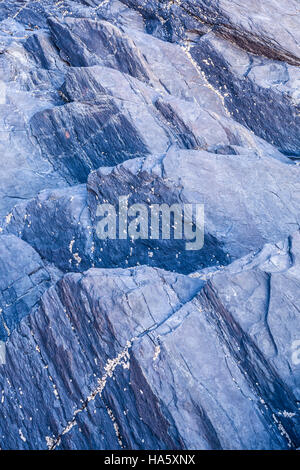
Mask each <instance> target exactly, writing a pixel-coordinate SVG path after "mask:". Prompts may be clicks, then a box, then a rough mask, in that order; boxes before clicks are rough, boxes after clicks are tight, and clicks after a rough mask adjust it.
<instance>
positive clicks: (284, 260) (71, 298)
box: [0, 233, 300, 449]
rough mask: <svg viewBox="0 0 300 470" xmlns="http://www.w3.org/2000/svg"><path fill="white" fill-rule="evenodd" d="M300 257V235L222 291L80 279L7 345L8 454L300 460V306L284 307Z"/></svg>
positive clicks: (98, 275) (139, 278)
mask: <svg viewBox="0 0 300 470" xmlns="http://www.w3.org/2000/svg"><path fill="white" fill-rule="evenodd" d="M298 245H299V233H298V234H295V235H294V237H293V238H291V239H290V240H289V241H287V242H284V243H282V244H278V245H273V246H271V245H269V246H267V247H265V248H264V250H263V251H262V252H260V253H259V254H258V255H257V256H255V255H249V256H248V257H247V258H246V259H242V260H240V261H238V262H236V263H235V264H233V265H232V266H230V267H229V268H226V269H225V270H223V271H219V272H217V273H216V274H212V275H210V276H209V279H207V278H206V279H205V277H206V276H205V274H203V275H202V274H201V272H198V273H195V274H194V275H193V276H192V277H187V276H182V275H178V274H175V273H174V274H171V273H168V272H165V271H161V270H157V269H153V268H149V267H140V268H132V269H127V270H120V269H116V270H112V269H108V270H103V269H100V270H99V269H91V270H89V271H88V272H86V273H84V274H68V275H66V276H65V277H64V278H63V279H62V280H61V281H58V283H57V285H56V286H55V287H52V288H51V289H50V290H49V291H48V292H47V293H45V294H44V295H43V297H42V300H41V306H40V307H39V308H37V309H36V310H35V311H34V312H33V313H32V314H31V315H30V316H27V317H26V318H24V319H23V320H22V322H21V323H20V325H19V327H18V328H17V329H16V330H15V331H14V332H13V334H12V335H11V337H10V339H9V342H8V344H7V363H6V365H5V366H1V370H2V374H1V377H0V381H1V385H0V389H1V390H2V397H3V398H2V400H3V406H2V407H1V409H0V413H1V416H3V418H5V420H4V419H2V420H1V421H0V426H1V432H0V441H1V448H6V449H7V448H8V449H9V448H12V447H13V448H20V449H32V448H39V449H46V448H47V447H48V448H50V449H91V448H100V449H103V448H104V449H109V448H114V449H115V448H121V449H122V448H123V449H136V448H138V449H142V448H146V449H147V448H158V449H166V448H167V449H168V448H172V449H176V448H181V449H194V448H202V449H212V448H213V449H220V448H225V449H226V448H227V449H228V448H231V449H240V448H244V449H266V448H267V449H279V448H281V449H282V448H286V449H289V448H295V447H297V446H299V439H300V436H299V426H298V424H299V410H298V405H297V395H298V394H299V379H300V377H299V372H298V371H297V368H296V367H295V366H294V365H293V364H292V363H291V361H290V354H291V352H290V351H289V350H288V348H286V347H283V348H282V347H280V345H281V340H282V339H283V336H282V331H281V330H282V325H281V322H283V321H284V319H283V318H282V310H285V309H286V308H289V305H290V300H289V297H288V296H287V297H285V298H283V299H282V300H281V304H280V305H279V304H278V302H277V301H276V292H277V289H276V288H277V286H279V285H280V284H281V283H282V282H283V283H284V282H286V283H288V284H289V282H290V277H292V278H293V279H294V282H295V283H296V285H297V283H299V272H298V271H299V265H298V257H297V253H298V251H297V250H299V246H298ZM289 246H290V248H288V247H289ZM291 256H293V257H294V258H293V260H294V261H291V260H292V258H291ZM270 271H271V272H272V274H271V275H270ZM268 276H272V282H274V284H273V289H274V291H273V290H272V292H274V294H272V300H271V302H270V294H269V291H268V289H267V288H266V284H265V281H266V279H267V277H268ZM251 283H252V285H251ZM254 287H256V289H255V288H254ZM237 289H238V290H237ZM154 292H155V296H154V295H153V293H154ZM249 294H250V297H249ZM273 295H274V296H275V297H273ZM156 296H157V297H156ZM232 297H235V298H234V302H233V303H232V302H231V298H232ZM157 298H159V302H157ZM295 300H296V299H295ZM273 301H274V302H273ZM268 303H269V308H270V310H269V313H268V315H267V319H266V305H267V304H268ZM235 305H241V306H243V305H245V308H247V319H246V318H244V315H243V312H242V311H239V309H236V307H235ZM242 308H243V307H242ZM291 312H292V311H291V310H290V313H291ZM294 312H295V314H296V310H294ZM255 318H260V319H261V321H262V325H259V324H256V321H255ZM294 321H295V317H294V319H293V317H292V316H290V317H289V319H288V320H287V322H285V324H286V328H287V329H286V331H287V334H288V337H287V338H286V339H287V340H288V341H292V340H293V338H297V333H298V334H299V323H298V326H297V327H296V329H295V323H293V322H294ZM269 322H270V323H269ZM253 325H254V326H256V329H257V331H259V336H257V335H255V329H253ZM268 325H269V326H268ZM297 328H298V330H297ZM270 331H272V339H271V336H270ZM288 332H289V333H288ZM273 341H275V342H276V343H277V344H278V349H277V352H276V355H274V351H272V348H271V350H270V349H269V350H268V343H269V344H271V343H273ZM71 351H72V353H71ZM195 351H197V354H195ZM24 353H26V354H25V356H24V360H23V361H22V373H20V372H19V368H20V366H21V365H20V354H21V355H22V354H24ZM288 363H290V366H291V368H290V367H289V366H288ZM41 392H42V393H41ZM16 403H18V404H20V405H21V406H20V407H18V410H19V411H17V412H16ZM12 416H13V418H14V420H13V421H12V422H11V424H10V433H9V434H7V433H6V428H7V422H8V421H9V422H10V419H11V417H12ZM28 417H30V419H27V418H28ZM4 422H5V423H6V426H5V427H3V424H1V423H4ZM100 423H101V424H100ZM297 423H298V424H297ZM99 425H100V429H101V431H100V432H99Z"/></svg>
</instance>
